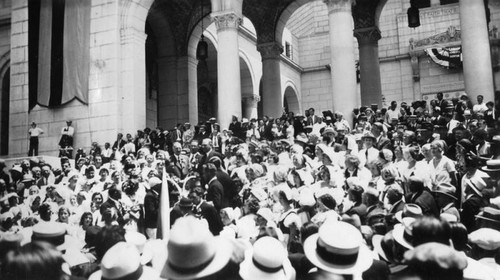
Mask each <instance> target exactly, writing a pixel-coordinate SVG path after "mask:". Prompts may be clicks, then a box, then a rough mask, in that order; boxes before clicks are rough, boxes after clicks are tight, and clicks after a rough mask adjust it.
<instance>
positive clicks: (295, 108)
mask: <svg viewBox="0 0 500 280" xmlns="http://www.w3.org/2000/svg"><path fill="white" fill-rule="evenodd" d="M283 106H284V107H285V111H286V112H287V113H289V112H293V113H294V114H298V113H300V105H299V99H298V98H297V93H296V92H295V90H294V89H293V88H292V87H291V86H288V87H287V88H286V89H285V94H284V97H283Z"/></svg>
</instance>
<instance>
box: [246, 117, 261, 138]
mask: <svg viewBox="0 0 500 280" xmlns="http://www.w3.org/2000/svg"><path fill="white" fill-rule="evenodd" d="M252 136H255V138H256V139H257V140H259V139H260V133H259V129H258V128H257V126H256V122H255V121H252V122H251V123H250V128H249V129H248V130H247V139H251V138H252Z"/></svg>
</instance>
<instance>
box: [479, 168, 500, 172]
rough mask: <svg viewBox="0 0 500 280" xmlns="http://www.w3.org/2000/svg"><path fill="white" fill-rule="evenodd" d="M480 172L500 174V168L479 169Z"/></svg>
mask: <svg viewBox="0 0 500 280" xmlns="http://www.w3.org/2000/svg"><path fill="white" fill-rule="evenodd" d="M479 169H480V170H482V171H484V172H500V168H498V169H491V168H488V167H484V168H479Z"/></svg>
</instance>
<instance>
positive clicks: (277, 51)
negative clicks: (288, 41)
mask: <svg viewBox="0 0 500 280" xmlns="http://www.w3.org/2000/svg"><path fill="white" fill-rule="evenodd" d="M257 50H258V51H259V52H260V54H261V56H262V60H266V59H276V58H279V57H280V55H281V53H282V52H283V46H281V44H280V43H277V42H274V43H264V44H259V45H257Z"/></svg>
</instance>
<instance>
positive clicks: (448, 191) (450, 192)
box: [432, 182, 457, 200]
mask: <svg viewBox="0 0 500 280" xmlns="http://www.w3.org/2000/svg"><path fill="white" fill-rule="evenodd" d="M456 191H457V189H456V188H455V186H453V185H452V184H450V183H448V182H441V183H439V185H437V186H434V187H433V188H432V192H433V193H436V194H438V193H440V194H444V195H446V196H449V197H451V198H453V199H454V200H457V197H456V196H455V193H456Z"/></svg>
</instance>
